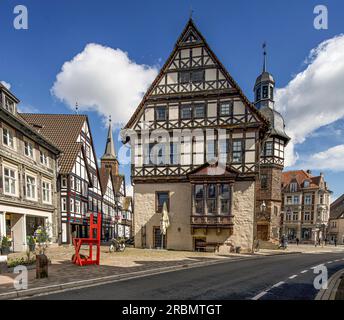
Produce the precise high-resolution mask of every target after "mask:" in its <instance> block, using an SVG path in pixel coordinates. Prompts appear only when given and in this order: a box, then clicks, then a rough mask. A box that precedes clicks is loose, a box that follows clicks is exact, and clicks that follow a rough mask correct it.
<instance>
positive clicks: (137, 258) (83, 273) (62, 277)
mask: <svg viewBox="0 0 344 320" xmlns="http://www.w3.org/2000/svg"><path fill="white" fill-rule="evenodd" d="M86 252H87V251H86V250H85V251H84V253H85V254H86ZM73 253H74V248H73V247H70V246H61V247H54V248H49V249H48V251H47V256H48V258H49V259H50V260H51V263H52V264H51V265H50V266H49V278H47V279H35V275H36V274H35V269H32V270H29V271H28V274H29V284H28V288H29V289H31V288H35V287H43V286H49V285H55V284H62V283H68V282H73V281H80V280H87V279H94V278H100V277H106V276H112V275H119V274H125V273H131V272H138V271H145V270H151V269H158V268H164V267H171V266H181V265H186V264H187V265H190V264H193V263H198V262H201V261H213V260H219V259H224V258H228V257H229V256H221V255H216V254H214V253H201V252H185V251H166V250H148V249H147V250H146V249H135V248H127V249H126V250H125V252H116V253H109V252H108V247H107V246H102V247H101V263H100V266H95V265H90V266H84V267H79V266H76V265H74V264H72V262H71V257H72V255H73ZM81 253H83V251H82V252H81ZM21 257H26V255H25V253H15V254H10V255H9V257H8V259H9V260H11V259H16V258H21ZM16 276H17V274H14V273H6V274H0V293H6V292H9V291H14V287H13V279H14V278H15V277H16Z"/></svg>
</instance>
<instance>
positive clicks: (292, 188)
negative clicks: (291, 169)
mask: <svg viewBox="0 0 344 320" xmlns="http://www.w3.org/2000/svg"><path fill="white" fill-rule="evenodd" d="M296 191H297V183H296V182H292V183H291V184H290V192H296Z"/></svg>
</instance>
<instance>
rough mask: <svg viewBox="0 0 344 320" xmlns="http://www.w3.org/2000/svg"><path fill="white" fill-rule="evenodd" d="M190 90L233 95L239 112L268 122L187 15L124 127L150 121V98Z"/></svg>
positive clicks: (152, 112)
mask: <svg viewBox="0 0 344 320" xmlns="http://www.w3.org/2000/svg"><path fill="white" fill-rule="evenodd" d="M191 94H192V95H197V94H198V95H199V96H200V95H203V96H204V94H206V95H208V94H212V95H214V96H215V95H216V96H219V95H222V96H223V95H224V94H227V95H228V96H230V97H236V99H237V100H238V103H237V106H238V107H239V106H242V107H243V108H242V109H243V110H242V111H243V112H242V115H244V116H246V115H247V114H249V118H250V119H249V120H247V121H248V122H262V123H264V124H267V123H268V122H267V120H266V119H265V118H264V117H263V116H262V115H261V114H260V112H259V111H258V110H257V109H256V108H255V107H254V106H253V105H252V104H251V103H250V101H249V100H248V99H247V98H246V96H245V95H244V94H243V93H242V91H241V89H240V87H239V86H238V85H237V84H236V82H235V81H234V79H233V78H232V77H231V76H230V74H229V73H228V72H227V70H226V69H225V68H224V66H223V65H222V64H221V62H220V61H219V60H218V58H217V57H216V55H215V54H214V53H213V51H212V50H211V49H210V47H209V46H208V44H207V43H206V41H205V39H204V37H203V36H202V34H201V33H200V32H199V30H198V29H197V27H196V26H195V24H194V23H193V21H192V20H191V19H190V20H189V22H188V24H187V25H186V27H185V29H184V31H183V32H182V34H181V36H180V37H179V39H178V41H177V43H176V45H175V47H174V49H173V51H172V53H171V55H170V57H169V58H168V59H167V61H166V62H165V64H164V66H163V67H162V68H161V70H160V72H159V74H158V76H157V77H156V79H155V80H154V82H153V83H152V85H151V86H150V88H149V89H148V91H147V92H146V94H145V95H144V97H143V99H142V101H141V103H140V105H139V106H138V107H137V109H136V111H135V113H134V114H133V115H132V117H131V119H130V120H129V122H128V123H127V125H126V126H125V128H126V129H128V128H135V129H140V128H141V127H140V126H138V127H135V124H138V123H140V122H147V121H151V120H150V119H146V118H145V116H144V113H145V109H147V108H148V109H149V103H150V102H151V103H152V104H154V103H155V101H156V99H159V98H163V97H165V98H167V97H168V99H170V100H173V99H178V98H180V97H181V96H188V95H191ZM216 103H218V102H216ZM169 108H170V107H169ZM146 112H147V113H149V114H150V115H149V118H152V115H153V116H154V111H153V110H147V111H146ZM245 119H246V118H245ZM201 125H204V124H203V123H202V124H201Z"/></svg>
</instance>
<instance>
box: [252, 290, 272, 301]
mask: <svg viewBox="0 0 344 320" xmlns="http://www.w3.org/2000/svg"><path fill="white" fill-rule="evenodd" d="M267 293H268V292H267V291H263V292H261V293H259V294H257V295H256V296H255V297H253V298H252V300H259V299H260V298H261V297H263V296H265V295H266V294H267Z"/></svg>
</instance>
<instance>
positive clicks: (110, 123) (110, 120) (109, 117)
mask: <svg viewBox="0 0 344 320" xmlns="http://www.w3.org/2000/svg"><path fill="white" fill-rule="evenodd" d="M109 124H110V125H111V114H110V115H109Z"/></svg>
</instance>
